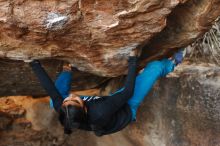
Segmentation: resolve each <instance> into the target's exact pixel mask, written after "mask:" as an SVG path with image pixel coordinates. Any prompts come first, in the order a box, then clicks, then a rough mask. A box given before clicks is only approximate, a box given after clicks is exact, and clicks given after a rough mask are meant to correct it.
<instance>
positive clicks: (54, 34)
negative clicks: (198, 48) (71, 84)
mask: <svg viewBox="0 0 220 146" xmlns="http://www.w3.org/2000/svg"><path fill="white" fill-rule="evenodd" d="M219 6H220V2H219V0H209V1H207V0H196V1H195V0H120V1H118V0H111V1H103V0H96V1H94V0H87V1H83V0H73V1H51V0H45V1H33V0H30V1H26V0H17V1H8V0H2V1H1V2H0V31H1V34H0V57H1V58H9V59H13V60H29V59H46V58H49V59H52V58H53V59H59V60H66V61H69V62H71V63H73V64H74V66H75V67H76V68H78V69H79V70H81V71H83V72H90V73H93V74H96V75H99V76H110V77H113V76H119V75H123V74H125V73H126V70H127V69H126V68H127V58H128V55H129V52H130V51H131V50H133V49H140V48H142V47H143V46H145V45H147V46H148V47H147V48H146V47H145V49H144V50H143V55H142V59H144V60H145V59H148V60H150V59H155V58H157V57H158V56H159V57H161V56H163V57H164V56H166V55H167V54H169V53H172V52H173V51H175V50H176V49H177V48H180V47H183V46H186V45H188V44H190V43H192V42H193V41H194V40H195V39H196V38H198V37H200V36H201V35H202V34H204V33H205V32H206V31H207V30H208V29H209V28H210V26H211V24H212V22H213V21H214V20H215V19H216V18H217V16H218V15H219V12H220V9H219ZM148 48H149V49H148Z"/></svg>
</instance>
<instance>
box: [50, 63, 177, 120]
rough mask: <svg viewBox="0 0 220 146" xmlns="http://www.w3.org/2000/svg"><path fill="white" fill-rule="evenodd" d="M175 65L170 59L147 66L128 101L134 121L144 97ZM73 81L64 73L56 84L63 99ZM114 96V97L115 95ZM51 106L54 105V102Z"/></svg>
mask: <svg viewBox="0 0 220 146" xmlns="http://www.w3.org/2000/svg"><path fill="white" fill-rule="evenodd" d="M174 66H175V65H174V64H173V62H172V61H170V60H168V59H163V60H161V61H152V62H150V63H148V64H147V66H146V67H145V68H144V71H143V72H141V73H140V74H139V75H138V76H137V77H136V81H135V89H134V94H133V96H132V97H131V98H130V99H129V100H128V105H129V106H130V108H131V111H132V119H133V120H135V119H136V112H137V109H138V107H139V106H140V104H141V102H142V101H143V100H144V97H145V96H146V95H147V94H148V92H149V91H150V89H151V88H152V87H153V85H154V83H155V82H156V81H157V80H158V79H159V78H160V77H165V76H166V75H167V74H168V73H170V72H172V71H173V69H174ZM71 80H72V72H66V71H65V72H62V73H61V74H60V75H59V76H58V78H57V80H56V82H55V86H56V87H57V89H58V91H59V92H60V94H61V95H62V98H63V99H65V98H66V97H67V96H68V95H69V92H70V87H71ZM121 91H123V88H121V89H119V90H118V91H116V92H115V93H118V92H121ZM115 93H113V94H115ZM113 94H112V95H113ZM50 103H51V106H53V105H52V102H50Z"/></svg>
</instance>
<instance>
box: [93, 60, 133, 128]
mask: <svg viewBox="0 0 220 146" xmlns="http://www.w3.org/2000/svg"><path fill="white" fill-rule="evenodd" d="M136 62H137V58H136V57H130V58H129V67H128V75H127V77H126V81H125V88H124V90H123V91H122V92H119V93H117V94H114V95H112V96H105V99H106V100H100V102H99V101H97V102H96V103H94V104H93V105H92V107H91V111H92V112H93V113H92V115H95V117H92V119H93V122H95V123H96V124H98V125H100V126H103V125H104V124H105V123H106V122H108V120H109V119H110V118H111V117H112V116H113V115H114V113H115V112H117V111H118V110H120V108H122V107H123V105H124V104H126V102H127V101H128V99H129V98H130V97H131V96H132V95H133V92H134V85H135V78H136Z"/></svg>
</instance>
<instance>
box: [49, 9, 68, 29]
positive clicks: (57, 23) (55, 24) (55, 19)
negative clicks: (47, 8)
mask: <svg viewBox="0 0 220 146" xmlns="http://www.w3.org/2000/svg"><path fill="white" fill-rule="evenodd" d="M68 19H69V18H68V16H63V15H61V14H58V13H49V14H48V16H47V19H46V21H45V23H46V24H45V25H46V28H47V29H52V30H57V29H62V28H63V26H64V24H65V23H66V22H67V21H68Z"/></svg>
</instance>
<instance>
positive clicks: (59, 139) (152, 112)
mask: <svg viewBox="0 0 220 146" xmlns="http://www.w3.org/2000/svg"><path fill="white" fill-rule="evenodd" d="M219 73H220V68H219V67H216V66H212V65H208V64H201V65H198V64H196V65H182V66H180V67H179V68H177V70H176V72H175V73H173V74H171V75H170V76H169V77H168V78H165V79H162V80H159V81H158V82H157V84H156V85H155V86H154V89H153V90H152V91H151V93H150V94H149V96H148V97H147V98H146V100H145V102H144V103H143V104H142V106H141V108H140V110H139V112H138V118H137V122H136V123H134V124H131V125H130V126H128V127H127V128H126V129H125V130H123V131H122V132H119V133H116V134H113V135H110V136H104V137H101V138H97V137H95V136H94V134H92V133H88V132H83V131H75V133H73V134H72V135H71V136H70V137H68V136H65V135H63V130H62V128H61V127H60V125H59V123H58V122H57V121H56V118H57V117H56V114H55V113H54V112H53V111H52V110H50V109H49V107H48V98H38V99H33V98H31V97H8V98H6V97H4V98H0V118H1V121H0V135H1V137H0V141H1V143H0V145H1V146H9V145H13V146H23V145H26V146H32V145H33V146H36V145H37V146H38V145H39V146H48V145H60V146H61V145H62V146H72V145H78V146H112V145H114V146H125V145H126V146H134V145H138V146H198V145H199V146H219V143H220V99H219V97H220V90H219V88H220V74H219ZM111 88H112V87H111ZM89 92H90V94H99V93H94V91H92V93H91V91H89ZM85 139H86V140H85Z"/></svg>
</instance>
